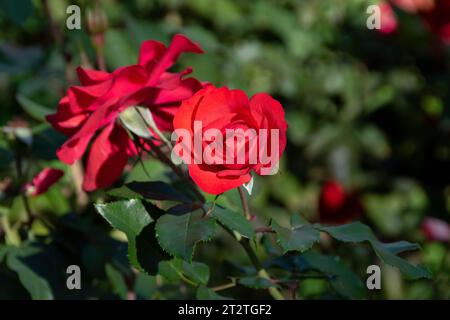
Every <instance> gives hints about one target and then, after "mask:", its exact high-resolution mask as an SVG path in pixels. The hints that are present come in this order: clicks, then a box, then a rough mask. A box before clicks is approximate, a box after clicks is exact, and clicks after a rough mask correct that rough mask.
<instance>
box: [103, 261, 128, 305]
mask: <svg viewBox="0 0 450 320" xmlns="http://www.w3.org/2000/svg"><path fill="white" fill-rule="evenodd" d="M105 271H106V276H107V277H108V279H109V282H110V283H111V285H112V287H113V292H114V293H115V294H117V295H118V296H119V297H120V298H121V299H123V300H125V299H127V297H128V289H127V285H126V283H125V280H124V279H123V276H122V274H121V273H120V272H119V271H117V270H116V269H115V268H114V267H113V266H112V265H111V264H110V263H107V264H106V266H105Z"/></svg>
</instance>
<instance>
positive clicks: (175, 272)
mask: <svg viewBox="0 0 450 320" xmlns="http://www.w3.org/2000/svg"><path fill="white" fill-rule="evenodd" d="M159 274H161V275H162V276H163V277H164V278H166V279H167V280H169V281H171V282H174V281H178V280H179V279H180V277H182V276H185V277H187V278H189V279H190V280H192V282H194V283H196V284H204V285H206V284H208V281H209V267H208V266H207V265H206V264H204V263H200V262H192V263H189V262H186V261H183V260H181V259H173V260H170V261H161V262H160V263H159Z"/></svg>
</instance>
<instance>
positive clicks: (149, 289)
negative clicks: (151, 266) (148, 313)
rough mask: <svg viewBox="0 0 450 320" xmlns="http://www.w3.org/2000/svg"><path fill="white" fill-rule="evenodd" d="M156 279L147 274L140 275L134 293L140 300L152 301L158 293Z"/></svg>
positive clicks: (135, 283)
mask: <svg viewBox="0 0 450 320" xmlns="http://www.w3.org/2000/svg"><path fill="white" fill-rule="evenodd" d="M156 289H157V285H156V277H155V276H149V275H147V274H145V273H139V274H138V275H137V276H136V281H135V282H134V291H135V292H136V297H137V298H138V299H147V300H148V299H151V298H152V296H153V293H154V292H155V291H156Z"/></svg>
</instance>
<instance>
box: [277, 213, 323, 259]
mask: <svg viewBox="0 0 450 320" xmlns="http://www.w3.org/2000/svg"><path fill="white" fill-rule="evenodd" d="M270 226H271V227H272V229H273V230H274V231H275V232H276V237H277V243H278V244H279V245H280V246H281V248H283V250H284V252H287V251H300V252H303V251H306V250H308V249H310V248H311V247H312V246H313V245H314V243H316V242H318V241H319V240H320V234H319V232H318V231H317V230H316V229H314V227H313V226H312V225H311V224H310V223H309V222H307V221H306V220H304V219H303V218H301V217H300V215H292V216H291V226H290V227H289V228H284V227H282V226H280V225H279V224H278V223H277V222H276V221H274V220H272V223H271V225H270Z"/></svg>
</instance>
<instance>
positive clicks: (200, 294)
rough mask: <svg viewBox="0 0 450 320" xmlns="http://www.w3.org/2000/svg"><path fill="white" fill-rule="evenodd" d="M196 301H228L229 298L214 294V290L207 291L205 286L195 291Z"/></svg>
mask: <svg viewBox="0 0 450 320" xmlns="http://www.w3.org/2000/svg"><path fill="white" fill-rule="evenodd" d="M197 299H198V300H229V299H230V298H227V297H224V296H221V295H219V294H217V293H216V292H214V290H212V289H209V288H207V287H205V286H203V285H202V286H200V287H198V289H197Z"/></svg>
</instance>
